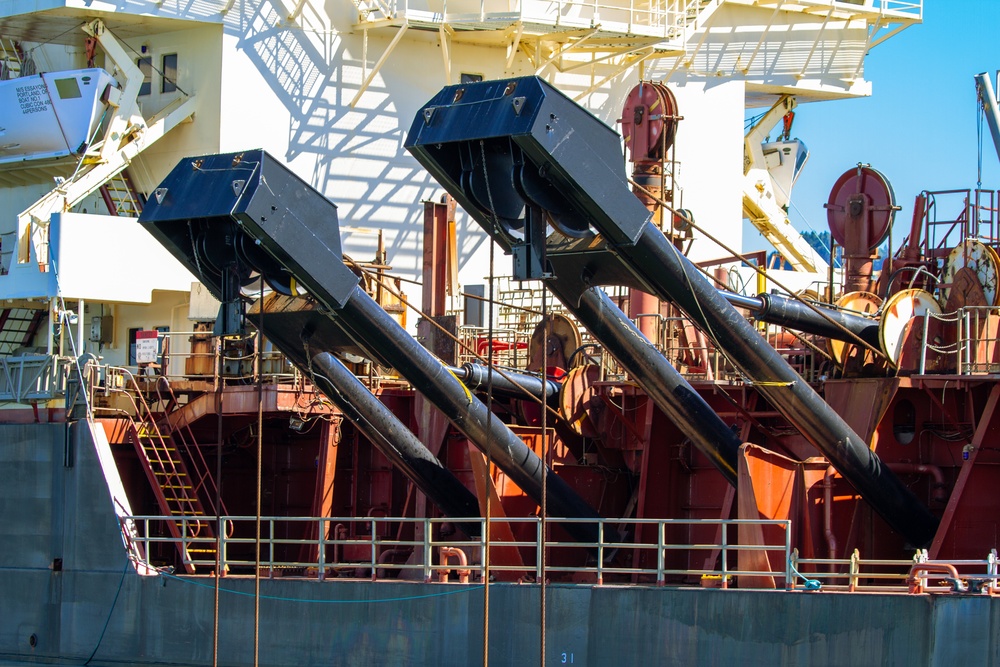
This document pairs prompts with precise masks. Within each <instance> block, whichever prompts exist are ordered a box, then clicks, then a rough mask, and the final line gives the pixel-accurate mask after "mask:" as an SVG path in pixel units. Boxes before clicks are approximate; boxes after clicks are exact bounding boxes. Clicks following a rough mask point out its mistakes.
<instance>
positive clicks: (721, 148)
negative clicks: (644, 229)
mask: <svg viewBox="0 0 1000 667" xmlns="http://www.w3.org/2000/svg"><path fill="white" fill-rule="evenodd" d="M921 15H922V3H921V1H920V0H916V1H914V2H903V1H901V0H857V1H855V2H833V1H831V0H796V1H794V2H793V1H788V2H785V1H782V0H769V1H764V0H664V1H663V2H659V3H649V2H634V1H633V0H629V1H628V2H626V1H625V0H601V1H599V2H576V1H569V2H562V1H551V2H550V1H542V0H520V1H518V0H503V1H500V0H482V1H476V2H472V1H471V0H460V1H457V2H456V1H454V0H453V1H452V2H448V3H445V2H439V1H437V0H413V1H408V0H397V1H395V2H392V1H387V0H353V1H352V0H327V1H324V2H320V1H319V0H194V1H189V0H185V1H183V2H182V1H181V0H159V1H152V0H151V1H148V2H144V1H141V0H130V1H128V2H126V1H125V0H108V1H104V2H99V3H94V2H84V1H83V0H37V1H35V2H32V3H19V2H13V1H9V0H8V1H7V2H0V39H2V43H3V45H4V49H3V50H0V57H4V56H5V54H6V60H5V61H4V63H3V65H4V66H3V67H0V71H2V72H10V73H11V74H12V75H13V74H20V75H26V74H31V73H33V72H42V71H46V72H51V71H56V70H63V69H74V68H82V67H86V66H87V65H88V63H87V48H86V45H85V42H84V40H85V38H86V35H85V34H84V32H83V30H82V27H83V26H85V25H86V24H88V23H90V22H92V21H93V20H94V19H101V21H103V24H104V25H105V26H106V28H107V30H108V31H109V32H110V33H111V34H112V35H113V36H114V38H115V39H116V40H117V41H118V42H119V43H121V44H122V45H123V46H124V48H125V50H126V52H127V54H128V56H129V57H130V58H131V60H132V62H133V63H134V64H135V65H136V66H138V67H139V68H140V70H141V71H142V72H143V73H148V76H147V78H146V82H145V83H146V84H148V85H144V86H143V88H142V90H141V92H140V94H139V96H138V98H137V99H138V102H139V106H140V108H141V112H142V115H143V116H144V117H145V118H151V117H153V115H154V114H156V113H157V112H158V111H160V110H162V109H164V108H166V107H167V106H168V105H170V104H171V103H176V101H177V100H179V99H182V98H186V97H188V96H192V97H194V98H195V110H194V115H193V122H187V123H184V124H182V125H178V126H177V127H175V128H174V129H173V130H171V132H170V134H169V136H168V137H167V138H165V139H163V140H162V141H159V142H157V143H156V144H155V145H152V146H149V147H148V148H146V149H145V150H144V151H142V152H141V153H139V154H138V155H135V156H129V157H128V160H127V162H128V167H127V171H128V174H129V175H130V177H131V179H132V181H133V183H134V185H135V188H136V189H137V190H138V191H140V192H143V193H149V192H150V191H151V190H152V189H153V188H154V187H155V186H156V185H157V184H158V182H159V180H160V179H161V178H162V177H163V176H164V175H165V174H166V173H167V171H168V170H169V169H171V168H172V167H173V166H174V165H175V164H176V163H177V161H178V160H179V159H181V158H182V157H184V156H188V155H196V154H205V153H212V152H220V151H238V150H240V149H243V148H256V147H260V148H264V149H266V150H267V151H268V152H270V153H271V154H272V155H275V156H276V157H279V158H281V159H284V160H285V161H286V162H287V163H288V165H289V166H290V167H291V168H292V169H293V170H294V171H296V172H297V173H298V174H299V175H301V176H302V177H303V178H305V179H306V180H307V181H309V182H310V183H311V184H313V185H314V186H315V187H316V188H318V189H319V190H321V191H322V192H324V193H325V194H326V195H327V196H328V197H329V198H330V199H331V200H332V201H334V202H335V203H336V204H337V205H338V206H339V214H340V219H341V226H342V229H344V230H345V234H344V249H345V252H346V253H347V254H349V255H351V256H352V257H355V258H360V259H367V258H371V257H373V256H374V255H375V253H376V250H377V244H378V237H377V232H378V231H379V230H381V231H382V232H383V234H384V242H385V247H386V250H387V261H388V263H390V264H391V265H392V266H393V267H394V270H395V271H396V272H398V273H400V274H402V275H403V276H406V277H410V278H414V279H419V278H420V275H419V274H420V271H421V233H422V232H421V230H422V215H423V211H422V205H421V202H422V201H423V200H427V199H436V198H437V197H438V196H439V195H440V193H441V190H440V188H439V187H438V186H437V185H436V183H435V182H434V181H433V179H431V178H430V176H429V175H428V174H427V173H425V172H424V171H423V170H422V169H421V168H420V167H419V166H418V165H417V163H416V162H415V161H414V160H413V159H412V158H410V157H409V156H408V155H407V154H406V153H405V151H404V150H403V149H402V145H403V141H404V138H405V135H406V132H407V130H408V129H409V125H410V123H411V121H412V119H413V116H414V114H415V112H416V110H417V109H418V108H419V106H420V105H421V104H423V103H424V102H426V100H427V99H429V98H430V97H431V96H432V95H433V94H434V93H435V92H437V90H439V89H440V88H441V87H442V86H443V85H445V84H448V83H455V82H459V81H460V80H462V79H463V77H464V78H469V77H473V78H475V77H483V78H495V77H500V76H511V75H527V74H538V75H540V76H543V77H545V78H546V79H548V80H549V81H551V82H553V83H554V84H555V85H556V86H558V87H559V88H561V89H562V90H563V91H565V92H566V93H567V94H569V95H570V96H571V97H574V98H576V99H577V100H578V101H580V102H581V103H583V104H585V105H586V106H588V108H590V109H591V110H592V111H593V112H594V113H595V114H597V115H598V116H599V117H600V118H602V119H603V120H605V121H606V122H608V123H609V124H614V123H615V122H616V120H617V119H618V118H619V115H620V113H621V105H622V101H623V99H624V97H625V95H626V94H627V92H628V91H629V90H630V89H631V87H632V86H634V85H635V84H636V83H637V82H638V81H639V79H640V78H646V79H654V80H663V81H666V82H667V84H668V86H669V87H670V88H671V89H672V90H673V92H674V93H675V95H676V97H677V100H678V104H679V108H680V113H681V114H682V115H683V117H684V120H683V121H682V122H681V124H680V129H679V132H678V135H677V143H676V151H675V157H676V159H677V160H678V163H679V164H678V168H677V176H676V183H677V186H678V187H677V191H676V192H675V201H676V202H677V203H678V205H682V206H683V207H684V208H685V209H689V210H691V211H693V212H694V214H695V218H696V220H697V221H698V222H699V224H701V225H705V226H707V227H708V228H710V229H711V230H712V232H713V234H715V235H717V236H719V237H722V238H725V239H726V240H727V241H728V242H730V243H732V244H733V245H734V246H735V247H737V248H738V247H739V246H740V238H741V235H742V218H743V205H742V202H743V192H744V184H745V176H744V148H743V146H744V129H743V125H744V118H745V111H746V109H747V108H748V107H758V106H763V107H765V108H767V107H769V106H771V105H772V104H773V103H774V102H775V101H776V100H777V99H778V98H779V96H781V95H792V96H795V98H796V99H797V101H798V103H800V104H801V103H802V102H805V101H809V100H817V99H836V98H844V97H853V96H862V95H868V94H870V91H871V85H870V83H869V82H868V81H867V80H866V79H865V78H864V57H865V54H866V53H867V51H868V50H869V49H870V48H871V47H872V46H874V45H876V44H877V43H878V42H880V41H881V40H883V39H885V38H886V37H888V36H891V35H892V34H894V33H895V32H897V31H898V30H900V29H902V28H905V27H906V26H908V25H911V24H913V23H917V22H919V21H920V19H921ZM105 60H106V57H105V54H104V52H103V51H102V50H101V49H100V48H98V49H97V51H96V60H95V62H94V63H93V64H94V66H96V67H101V66H109V64H108V63H106V62H105ZM112 74H114V75H116V76H119V74H120V72H118V73H116V72H112ZM3 113H4V112H3V110H0V126H2V125H3V122H2V115H3ZM0 140H2V137H0ZM8 167H9V165H0V233H5V234H10V233H11V232H14V231H16V226H17V224H18V223H17V216H18V213H19V212H21V211H23V210H24V209H25V208H26V207H27V206H29V205H30V204H31V202H33V201H36V200H38V199H39V198H40V197H42V196H43V195H44V194H45V193H46V192H48V191H50V190H51V189H52V188H53V181H52V177H53V173H52V171H51V170H50V169H42V168H39V169H34V168H32V166H31V165H30V163H24V164H23V165H21V166H20V167H18V168H14V169H11V168H8ZM622 168H623V169H625V165H624V164H623V167H622ZM73 210H74V211H75V212H77V213H80V214H81V215H80V216H76V215H72V216H70V215H64V216H63V217H62V221H61V225H62V228H64V227H65V226H66V225H87V233H86V234H77V235H76V236H74V237H73V238H74V239H76V240H75V241H74V243H73V244H72V245H70V246H67V245H66V244H65V243H63V244H60V245H59V247H58V249H57V248H55V247H52V248H50V252H59V253H74V254H75V255H79V256H80V257H83V258H85V260H84V261H85V262H92V263H93V264H94V265H102V266H105V267H112V268H113V269H114V271H115V272H117V275H119V276H120V277H121V279H120V280H119V281H117V285H118V286H119V287H120V290H118V291H116V289H115V282H114V281H112V283H111V284H108V281H107V279H105V278H102V277H100V276H101V275H103V274H102V273H101V272H99V271H95V272H94V279H93V280H94V284H92V285H89V286H88V285H87V282H86V281H87V280H88V278H87V276H86V272H83V275H80V274H79V273H77V274H76V275H74V278H73V281H72V283H71V284H70V283H69V281H65V280H64V281H59V284H58V286H55V281H51V280H50V281H44V280H40V281H38V282H39V288H38V290H39V291H38V293H37V294H33V295H28V294H26V293H25V291H24V289H15V287H14V286H13V285H12V284H11V281H10V280H8V278H10V277H11V276H9V275H0V299H7V298H11V299H14V298H18V299H27V298H28V297H29V296H30V297H31V298H33V299H37V300H38V301H46V300H49V299H52V298H53V297H55V296H57V295H56V294H54V293H52V290H53V289H58V290H61V295H62V296H63V297H64V298H65V299H67V300H68V301H69V302H70V303H71V304H81V305H82V306H83V307H84V308H86V305H85V304H86V303H89V302H91V301H94V303H95V307H99V308H100V311H101V312H102V313H104V312H112V311H113V310H115V309H118V310H120V311H121V312H122V313H126V312H132V309H133V307H134V306H135V305H137V304H139V303H142V302H144V301H145V297H137V296H136V292H137V290H136V289H135V285H134V283H135V282H137V281H134V280H133V278H132V276H133V274H135V273H137V272H142V273H143V274H149V277H148V279H149V281H150V282H151V283H152V289H154V290H155V289H157V288H159V289H162V290H165V292H163V294H165V295H167V296H163V297H156V296H155V294H157V292H153V293H152V294H153V295H154V296H151V297H150V299H152V300H153V301H156V299H157V298H162V299H164V300H165V303H166V302H169V304H170V305H169V306H165V309H166V311H169V313H170V315H169V317H168V316H166V315H165V316H164V319H165V320H168V319H172V320H173V321H170V322H168V321H164V322H163V325H164V326H174V327H177V326H180V324H179V323H178V322H177V321H183V319H184V315H183V310H184V309H183V308H181V307H179V306H180V305H181V304H183V303H185V298H186V297H184V296H183V293H180V294H179V293H178V291H177V284H178V281H179V278H178V273H177V271H176V269H175V268H173V267H174V264H172V263H171V262H170V261H167V260H165V259H163V260H162V263H161V260H160V259H158V260H157V263H156V264H150V263H149V262H142V261H136V260H137V259H138V258H137V257H136V256H135V255H136V253H135V252H132V251H131V250H130V249H129V248H125V247H122V245H121V243H122V242H121V239H122V237H121V235H120V234H119V233H118V232H117V231H116V229H115V228H114V227H113V226H112V225H103V223H102V220H101V219H100V218H96V217H90V218H85V217H83V216H82V214H83V213H84V212H86V214H87V215H88V216H93V215H94V214H97V213H100V214H106V213H107V212H108V211H107V207H106V205H105V203H104V202H103V201H102V200H101V198H100V197H99V196H97V195H91V196H89V197H87V198H86V199H85V200H84V201H82V202H81V203H79V204H76V205H75V206H74V208H73ZM88 220H89V222H85V221H88ZM61 233H62V234H64V235H65V234H67V232H66V230H65V229H63V231H62V232H61ZM64 238H68V237H65V236H64ZM486 247H487V242H486V237H485V236H484V235H483V234H481V233H480V232H479V231H478V228H477V227H476V225H474V224H472V223H471V222H470V221H468V220H467V219H466V218H465V217H464V216H463V215H462V214H461V213H460V214H459V220H458V252H459V258H460V271H459V280H460V282H461V283H463V284H475V283H482V282H483V277H484V276H485V275H486V273H487V271H488V267H487V262H486V260H485V258H486ZM3 251H4V252H8V249H7V248H3ZM144 252H145V251H144ZM724 254H725V253H724V252H722V251H721V250H720V249H718V248H716V247H714V246H713V245H712V244H711V243H708V242H704V241H699V240H698V239H697V234H696V241H695V244H694V246H693V249H692V256H693V258H694V259H696V260H697V259H708V258H717V257H720V256H723V255H724ZM52 259H53V260H54V261H55V262H56V266H59V265H60V264H63V265H66V266H67V267H68V266H70V265H74V266H76V265H78V264H77V263H76V261H75V260H74V261H73V262H71V261H70V260H69V259H68V258H63V259H61V258H59V257H53V258H52ZM499 264H502V265H503V268H504V269H506V268H507V264H508V262H506V261H503V262H500V263H499ZM180 275H181V277H183V274H180ZM146 278H147V277H146V276H145V275H144V280H146ZM98 281H100V285H98ZM157 281H160V282H162V284H161V285H157ZM130 283H133V284H130ZM98 287H99V289H98ZM406 289H407V292H408V294H409V295H410V297H411V299H412V300H413V301H414V302H416V303H419V298H417V296H418V295H417V294H415V293H416V292H418V291H419V287H418V286H413V285H408V286H407V288H406ZM143 293H145V292H143ZM97 302H100V305H99V306H96V303H97ZM16 305H26V304H25V303H22V302H19V303H18V304H16ZM87 310H88V311H89V310H92V309H90V308H87ZM88 317H89V313H88ZM415 319H416V318H410V320H409V321H410V322H411V323H412V322H413V321H415ZM119 320H120V321H119ZM127 326H128V323H126V322H125V321H124V319H122V318H121V317H119V318H118V319H117V320H116V322H115V330H116V332H117V333H116V334H115V336H114V340H111V341H103V342H101V343H100V345H101V352H102V353H103V354H105V355H107V356H109V357H110V359H111V361H113V362H114V363H127V361H128V359H127V355H128V344H127V341H126V334H125V333H124V331H125V329H126V328H127ZM0 342H2V341H0Z"/></svg>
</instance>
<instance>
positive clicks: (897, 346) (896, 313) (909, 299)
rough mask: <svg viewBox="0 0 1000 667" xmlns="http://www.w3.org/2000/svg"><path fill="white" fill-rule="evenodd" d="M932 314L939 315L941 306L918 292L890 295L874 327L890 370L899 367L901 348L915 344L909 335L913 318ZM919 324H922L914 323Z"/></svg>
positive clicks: (922, 291)
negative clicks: (876, 327)
mask: <svg viewBox="0 0 1000 667" xmlns="http://www.w3.org/2000/svg"><path fill="white" fill-rule="evenodd" d="M927 314H932V315H940V314H941V306H939V305H938V302H937V301H936V300H935V299H934V295H933V294H931V293H930V292H925V291H924V290H919V289H907V290H903V291H902V292H897V293H895V294H893V295H892V296H891V297H889V299H888V300H887V301H886V302H885V307H884V308H883V309H882V319H881V320H880V321H879V324H878V338H879V343H881V345H882V351H883V352H885V356H886V357H888V358H889V362H890V363H891V364H892V365H893V366H898V365H899V360H900V357H901V355H902V354H903V350H904V348H905V347H906V346H907V345H908V344H909V345H912V344H915V343H919V340H916V339H915V338H914V337H913V336H911V335H910V333H911V328H912V326H914V325H915V318H918V317H921V316H924V315H927ZM917 324H921V325H922V322H917Z"/></svg>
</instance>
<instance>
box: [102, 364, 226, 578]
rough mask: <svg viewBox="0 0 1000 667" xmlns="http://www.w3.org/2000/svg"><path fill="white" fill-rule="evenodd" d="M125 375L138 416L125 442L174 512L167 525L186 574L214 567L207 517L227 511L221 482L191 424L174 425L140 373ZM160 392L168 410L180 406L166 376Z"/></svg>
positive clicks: (166, 509) (168, 511)
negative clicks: (152, 400)
mask: <svg viewBox="0 0 1000 667" xmlns="http://www.w3.org/2000/svg"><path fill="white" fill-rule="evenodd" d="M124 378H125V382H124V383H123V384H124V385H125V388H126V390H127V391H124V392H122V393H123V394H124V395H126V396H129V397H130V399H131V403H132V406H133V408H134V410H133V412H134V414H135V415H136V417H135V418H132V417H129V418H128V419H127V420H126V421H124V429H125V432H124V434H123V435H124V437H122V438H121V439H120V441H129V442H131V443H132V445H133V446H134V447H135V451H136V454H138V456H139V461H140V462H141V463H142V467H143V470H144V471H145V473H146V477H147V479H148V480H149V484H150V487H151V489H152V491H153V494H154V496H155V497H156V501H157V504H158V505H159V508H160V511H161V512H162V513H163V514H165V515H170V516H172V517H175V520H174V521H170V522H168V524H167V525H168V529H169V530H170V534H171V535H172V537H173V538H174V540H175V543H176V544H177V549H178V552H179V554H180V556H181V561H182V563H183V565H184V568H185V570H186V571H187V573H188V574H195V573H196V572H197V571H198V567H214V565H215V563H216V557H217V553H218V551H217V543H216V540H215V538H216V529H215V521H213V520H210V519H207V517H211V516H219V515H225V513H226V510H225V507H224V506H223V505H221V504H220V507H219V508H218V509H219V511H216V507H215V498H216V497H217V494H218V487H217V486H216V483H215V480H214V478H213V477H212V475H211V473H210V471H209V468H208V465H207V463H206V461H205V459H204V457H203V456H202V454H201V450H200V448H199V447H198V446H197V443H196V442H195V440H194V436H193V433H192V432H191V430H190V428H189V427H187V425H186V424H185V425H184V426H183V427H181V428H172V427H171V426H170V412H169V411H168V412H166V413H165V414H161V415H158V413H154V412H153V410H152V409H151V408H150V405H149V402H148V401H147V400H146V398H145V396H144V395H143V392H142V391H141V390H140V387H139V385H138V383H137V382H136V380H135V378H134V377H132V376H131V375H130V374H129V375H125V376H124ZM156 393H157V398H158V400H159V401H166V403H167V406H168V408H169V409H171V410H172V409H173V408H174V407H176V406H177V399H176V396H174V395H173V390H172V389H170V386H169V383H168V382H167V380H166V378H162V377H161V378H157V387H156ZM164 396H166V397H167V398H164Z"/></svg>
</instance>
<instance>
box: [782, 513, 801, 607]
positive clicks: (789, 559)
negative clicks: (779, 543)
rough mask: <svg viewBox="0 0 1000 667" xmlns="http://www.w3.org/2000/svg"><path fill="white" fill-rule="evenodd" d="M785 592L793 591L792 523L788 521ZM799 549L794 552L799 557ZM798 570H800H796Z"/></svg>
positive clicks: (786, 526)
mask: <svg viewBox="0 0 1000 667" xmlns="http://www.w3.org/2000/svg"><path fill="white" fill-rule="evenodd" d="M784 523H785V590H789V591H790V590H792V582H793V581H794V579H792V554H793V552H792V522H791V521H790V520H786V521H785V522H784ZM798 553H799V551H798V549H796V550H795V551H794V554H795V555H796V556H798ZM796 569H798V568H796Z"/></svg>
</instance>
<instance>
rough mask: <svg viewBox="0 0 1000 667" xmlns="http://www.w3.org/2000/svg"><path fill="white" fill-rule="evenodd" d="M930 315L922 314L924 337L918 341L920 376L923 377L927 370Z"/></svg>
mask: <svg viewBox="0 0 1000 667" xmlns="http://www.w3.org/2000/svg"><path fill="white" fill-rule="evenodd" d="M930 320H931V318H930V315H929V314H927V313H924V335H923V337H922V338H921V339H920V373H919V374H920V375H924V370H925V369H926V368H927V328H928V327H929V326H930Z"/></svg>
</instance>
